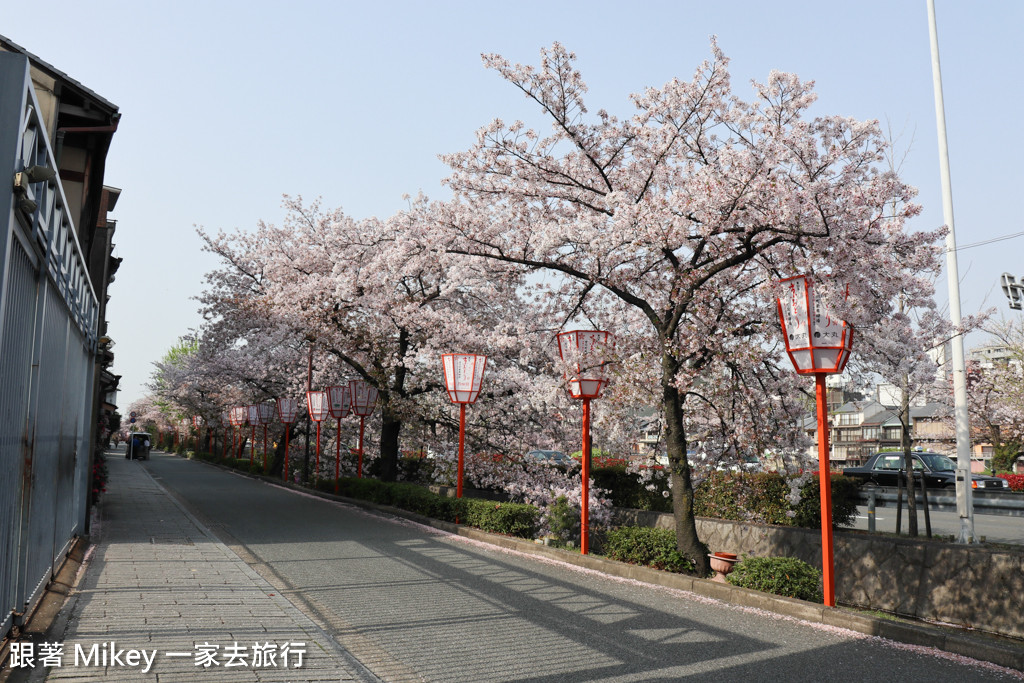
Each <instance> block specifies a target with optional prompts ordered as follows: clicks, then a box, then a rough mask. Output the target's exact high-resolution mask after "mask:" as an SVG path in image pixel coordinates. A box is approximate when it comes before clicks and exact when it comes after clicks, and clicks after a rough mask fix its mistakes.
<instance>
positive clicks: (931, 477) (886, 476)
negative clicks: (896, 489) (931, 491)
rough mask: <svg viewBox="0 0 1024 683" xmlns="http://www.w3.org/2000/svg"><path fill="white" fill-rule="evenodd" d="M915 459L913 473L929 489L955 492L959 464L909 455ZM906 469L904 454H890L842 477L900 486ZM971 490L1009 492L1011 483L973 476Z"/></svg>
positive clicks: (879, 455) (937, 457)
mask: <svg viewBox="0 0 1024 683" xmlns="http://www.w3.org/2000/svg"><path fill="white" fill-rule="evenodd" d="M910 455H911V457H912V458H913V459H914V472H915V473H916V474H917V475H918V476H923V477H924V481H925V486H927V487H928V488H938V489H941V488H948V489H952V488H956V463H955V462H953V461H952V460H951V459H949V458H948V457H946V456H945V455H941V454H939V453H929V452H921V451H915V452H913V453H911V454H910ZM902 468H903V453H902V452H901V451H887V452H885V453H875V454H874V455H872V456H871V457H870V458H868V461H867V462H866V463H864V465H863V466H861V467H844V468H843V474H845V475H846V476H848V477H853V478H855V479H860V480H861V481H863V482H865V483H867V482H870V483H872V484H877V485H878V486H898V483H897V480H896V475H897V474H898V473H899V471H900V470H901V469H902ZM971 487H972V488H975V489H984V490H990V489H992V490H996V489H1008V488H1009V487H1010V483H1009V482H1008V481H1006V480H1005V479H1000V478H999V477H990V476H988V475H986V474H971Z"/></svg>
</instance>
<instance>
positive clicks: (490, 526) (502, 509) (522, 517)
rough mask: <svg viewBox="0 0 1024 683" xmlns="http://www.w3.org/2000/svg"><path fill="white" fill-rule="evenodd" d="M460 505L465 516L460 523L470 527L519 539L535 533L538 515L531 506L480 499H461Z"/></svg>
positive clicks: (530, 536)
mask: <svg viewBox="0 0 1024 683" xmlns="http://www.w3.org/2000/svg"><path fill="white" fill-rule="evenodd" d="M431 495H433V494H431ZM448 500H456V499H448ZM462 503H463V507H464V511H463V514H464V515H465V519H464V520H462V521H463V522H465V523H466V524H468V525H470V526H473V527H477V528H478V529H481V530H483V531H489V532H492V533H496V534H507V535H509V536H517V537H519V538H533V537H534V536H535V535H536V533H537V520H538V518H539V517H540V514H539V512H538V510H537V508H535V507H534V506H532V505H527V504H525V503H496V502H494V501H493V500H482V499H480V498H463V499H462Z"/></svg>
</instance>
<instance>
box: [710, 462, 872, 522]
mask: <svg viewBox="0 0 1024 683" xmlns="http://www.w3.org/2000/svg"><path fill="white" fill-rule="evenodd" d="M788 496H789V485H788V484H787V483H786V480H785V479H783V477H782V475H780V474H777V473H775V472H769V473H760V472H759V473H745V472H712V473H711V474H710V475H708V477H707V478H706V479H705V480H704V481H702V482H701V483H700V485H699V486H697V488H696V490H695V491H694V504H693V507H694V513H695V514H696V515H698V516H700V517H714V518H716V519H730V520H736V521H749V520H751V519H753V520H756V521H759V522H764V523H766V524H778V525H782V526H800V527H806V528H816V527H820V526H821V502H820V499H819V487H818V477H817V476H815V477H814V478H812V479H811V480H810V481H808V482H807V483H806V484H804V486H803V488H801V489H800V503H799V504H797V505H796V506H795V507H792V510H793V512H794V513H795V516H794V517H789V516H788V515H787V514H786V513H787V511H789V510H790V509H791V506H790V504H789V501H788V499H787V497H788ZM857 497H858V491H857V484H856V482H853V481H852V480H850V479H848V478H846V477H844V476H843V475H841V474H836V475H833V476H832V526H853V523H854V520H855V518H856V515H857V504H858V501H857Z"/></svg>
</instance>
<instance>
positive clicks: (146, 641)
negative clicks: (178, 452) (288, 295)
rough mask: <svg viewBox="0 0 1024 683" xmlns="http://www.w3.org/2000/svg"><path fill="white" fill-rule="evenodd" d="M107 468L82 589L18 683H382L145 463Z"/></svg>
mask: <svg viewBox="0 0 1024 683" xmlns="http://www.w3.org/2000/svg"><path fill="white" fill-rule="evenodd" d="M107 463H108V468H109V472H110V483H109V485H108V490H109V493H107V494H106V495H105V496H104V498H103V500H102V501H101V503H100V506H99V522H98V524H97V525H96V526H95V528H94V530H93V538H92V540H93V543H94V545H93V547H92V548H91V549H90V555H89V556H88V557H87V560H86V562H85V564H84V567H83V571H82V573H80V575H79V577H78V582H77V586H76V587H75V589H74V590H72V592H71V595H70V597H69V599H68V601H67V602H66V603H65V605H64V607H63V608H62V609H61V612H60V615H59V616H58V618H57V619H56V620H55V621H54V624H53V626H52V627H51V628H50V630H49V631H48V632H47V633H46V635H45V636H44V637H41V638H36V639H34V640H36V642H34V643H32V648H31V651H26V650H24V649H22V654H23V655H25V656H28V655H32V656H33V658H34V661H33V664H34V666H33V667H29V666H27V665H26V666H22V667H19V668H13V667H12V671H11V677H10V679H9V680H10V681H12V682H15V681H19V680H20V681H32V682H36V681H44V680H46V681H97V680H116V681H161V682H163V681H212V680H216V681H375V680H378V679H377V678H375V677H374V676H373V675H372V674H370V673H369V672H368V671H367V670H366V669H365V668H363V667H362V666H361V665H360V664H359V663H358V662H357V661H356V660H355V659H354V658H353V657H351V655H349V654H348V653H347V652H345V651H344V650H342V649H341V648H340V646H339V645H338V644H337V643H336V642H335V641H334V640H332V639H331V638H330V637H328V636H327V635H326V634H325V633H324V632H323V631H322V630H321V629H320V628H319V627H318V626H317V625H316V624H314V623H313V622H312V621H311V620H310V619H309V618H308V617H306V616H305V615H304V614H303V613H302V612H300V611H299V610H298V609H297V608H296V607H295V606H294V605H292V604H291V603H290V602H289V601H288V600H287V599H285V598H284V597H282V596H281V595H280V594H279V593H278V591H277V590H276V589H275V588H273V587H272V586H271V585H270V584H269V583H267V582H266V581H265V580H264V579H263V578H262V577H260V576H259V575H258V574H257V573H256V572H255V571H253V570H252V569H251V568H250V567H249V566H248V565H247V564H245V563H244V562H243V561H242V560H241V559H240V558H239V557H238V556H237V555H235V554H234V553H233V552H231V550H230V549H228V548H227V547H226V546H225V545H224V544H223V543H221V542H220V541H218V540H217V539H216V537H214V536H213V534H212V533H211V532H210V531H209V530H208V529H207V528H205V527H204V526H203V525H202V524H201V523H199V521H198V520H196V519H195V518H194V517H193V516H192V515H191V514H190V513H189V512H187V511H186V510H185V509H184V508H183V507H182V506H180V505H179V504H178V503H177V502H176V501H175V500H174V499H173V498H172V497H171V496H170V495H169V494H168V493H167V491H166V490H165V489H164V488H163V487H162V486H161V485H160V484H159V483H158V482H157V481H155V480H154V479H153V477H151V476H150V475H149V473H148V472H147V471H146V470H145V468H144V467H143V466H141V465H140V463H138V462H136V461H129V460H125V458H124V455H123V453H118V452H116V451H112V452H109V453H108V460H107ZM239 514H244V511H242V510H239ZM5 663H6V664H10V663H11V662H10V660H8V662H5ZM26 664H27V661H26ZM58 664H59V665H58Z"/></svg>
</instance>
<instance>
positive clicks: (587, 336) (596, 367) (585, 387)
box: [558, 330, 612, 399]
mask: <svg viewBox="0 0 1024 683" xmlns="http://www.w3.org/2000/svg"><path fill="white" fill-rule="evenodd" d="M611 342H612V334H611V332H602V331H600V330H573V331H571V332H559V333H558V355H559V357H560V358H561V359H562V361H563V362H565V363H568V364H569V367H570V370H569V372H568V373H566V379H567V380H568V381H569V395H570V396H572V397H573V398H576V399H591V398H600V396H601V391H602V390H603V389H604V386H605V385H606V384H608V380H607V379H606V378H605V374H604V371H605V366H606V365H607V361H606V360H605V358H604V353H605V350H606V349H607V347H608V346H610V345H611Z"/></svg>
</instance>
